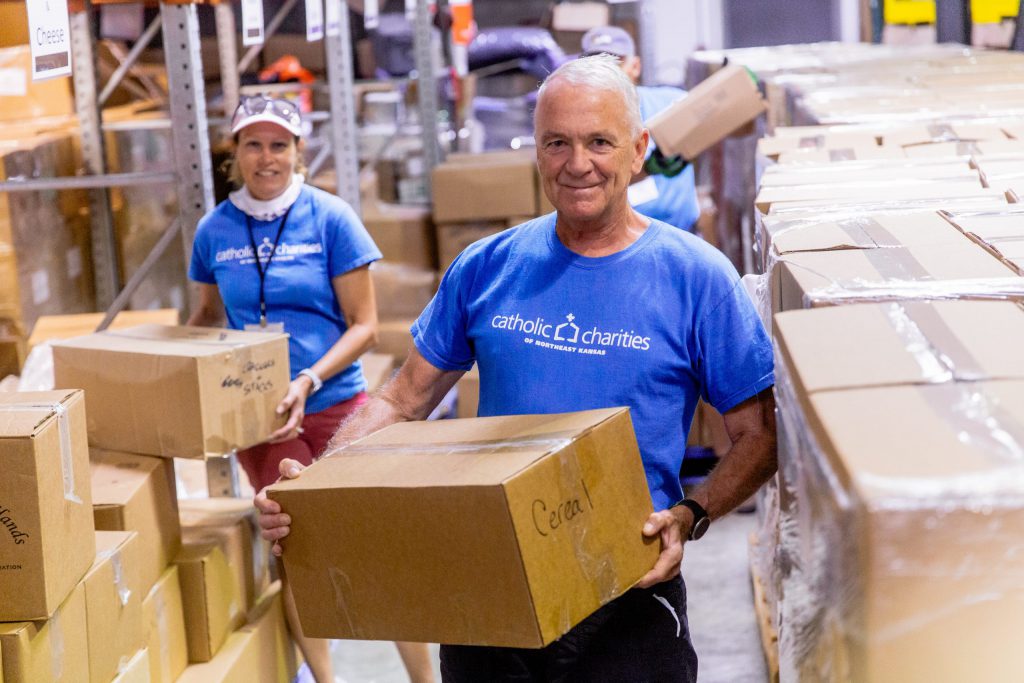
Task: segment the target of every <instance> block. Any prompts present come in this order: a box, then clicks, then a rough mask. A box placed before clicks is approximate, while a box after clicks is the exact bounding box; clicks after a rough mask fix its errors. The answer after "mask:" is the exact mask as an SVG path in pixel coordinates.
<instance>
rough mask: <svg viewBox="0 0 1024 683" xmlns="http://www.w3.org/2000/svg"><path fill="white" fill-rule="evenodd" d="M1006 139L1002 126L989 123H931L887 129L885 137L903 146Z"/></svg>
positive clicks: (890, 143)
mask: <svg viewBox="0 0 1024 683" xmlns="http://www.w3.org/2000/svg"><path fill="white" fill-rule="evenodd" d="M1006 139H1007V137H1006V134H1005V133H1004V132H1003V129H1002V128H1001V127H1000V126H996V125H993V124H989V123H929V124H925V125H919V126H908V127H906V128H897V129H895V130H892V131H887V132H886V133H885V135H884V137H883V140H884V142H885V144H887V145H899V146H901V147H906V146H909V145H921V144H930V143H934V142H977V141H980V140H994V141H997V142H998V141H1005V140H1006Z"/></svg>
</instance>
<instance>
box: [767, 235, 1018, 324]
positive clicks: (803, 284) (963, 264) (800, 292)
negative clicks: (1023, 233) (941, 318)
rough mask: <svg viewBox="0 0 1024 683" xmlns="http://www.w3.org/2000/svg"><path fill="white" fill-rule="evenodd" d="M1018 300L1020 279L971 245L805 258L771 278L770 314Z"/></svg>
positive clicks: (784, 262) (781, 266) (786, 260)
mask: <svg viewBox="0 0 1024 683" xmlns="http://www.w3.org/2000/svg"><path fill="white" fill-rule="evenodd" d="M908 297H915V298H926V299H928V298H931V299H938V298H956V299H972V298H974V299H990V298H993V297H996V298H1010V299H1014V300H1019V299H1022V298H1024V279H1021V278H1020V277H1019V276H1017V275H1016V274H1015V273H1014V272H1013V271H1012V270H1010V268H1008V267H1007V266H1006V265H1005V264H1003V263H1001V262H1000V261H998V260H997V259H995V258H993V257H992V255H991V254H989V253H987V252H986V251H985V250H984V249H982V248H981V247H979V246H977V245H975V244H970V243H966V244H961V245H953V244H942V245H935V246H921V247H892V248H887V249H870V250H863V249H861V250H841V251H829V252H805V253H801V254H791V255H789V256H786V257H783V258H782V259H781V260H780V261H779V263H778V266H777V267H776V269H775V272H774V273H773V275H772V302H773V305H772V310H773V311H774V312H776V313H778V312H779V311H788V310H792V309H796V308H815V307H818V306H827V305H834V304H848V303H858V302H863V301H871V300H875V301H890V300H893V299H904V298H908Z"/></svg>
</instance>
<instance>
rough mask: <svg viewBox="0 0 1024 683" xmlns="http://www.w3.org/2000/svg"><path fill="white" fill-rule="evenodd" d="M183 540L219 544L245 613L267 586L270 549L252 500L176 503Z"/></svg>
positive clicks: (223, 499)
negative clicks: (238, 589)
mask: <svg viewBox="0 0 1024 683" xmlns="http://www.w3.org/2000/svg"><path fill="white" fill-rule="evenodd" d="M178 510H179V515H180V517H181V534H182V541H183V543H185V544H188V545H196V544H200V543H204V542H207V541H212V542H215V543H217V544H218V545H220V548H221V550H222V551H223V552H224V557H225V558H226V559H227V561H228V565H229V566H230V567H231V568H232V569H233V570H234V572H235V577H236V583H237V584H238V586H239V588H240V589H241V598H242V610H243V611H246V612H247V611H248V610H249V608H250V607H252V606H253V605H254V604H255V602H256V599H257V598H258V597H259V596H260V594H261V593H262V592H263V590H264V589H265V588H266V587H267V586H268V585H269V583H270V580H269V558H270V546H269V544H268V543H267V542H266V541H264V540H263V539H262V538H261V537H260V535H259V529H258V528H257V527H256V508H255V507H253V504H252V499H251V498H193V499H190V500H182V501H180V502H179V503H178Z"/></svg>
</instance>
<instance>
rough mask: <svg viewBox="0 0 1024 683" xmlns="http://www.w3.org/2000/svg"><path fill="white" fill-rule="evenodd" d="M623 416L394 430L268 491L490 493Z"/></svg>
mask: <svg viewBox="0 0 1024 683" xmlns="http://www.w3.org/2000/svg"><path fill="white" fill-rule="evenodd" d="M625 410H627V409H626V408H609V409H603V410H591V411H586V412H581V413H563V414H556V415H521V416H503V417H498V418H476V419H472V420H470V419H455V420H438V421H435V422H406V423H399V424H395V425H391V426H390V427H386V428H384V429H382V430H380V431H378V432H376V433H374V434H371V435H370V436H367V437H365V438H363V439H360V440H359V441H356V442H354V443H353V444H350V445H349V446H347V447H346V448H344V449H342V451H340V452H339V454H338V455H337V456H336V457H330V458H325V459H323V460H320V461H318V462H316V463H315V464H314V465H313V466H312V467H310V468H309V470H307V472H306V473H305V474H304V475H303V478H304V479H305V481H304V482H303V483H302V484H299V483H297V481H283V482H280V483H278V484H275V485H274V486H272V487H271V489H270V490H272V491H278V490H280V491H285V490H288V489H289V488H300V487H301V488H310V489H317V488H324V489H332V488H360V487H366V486H376V487H379V486H387V487H395V488H404V487H412V488H433V487H446V486H459V485H463V486H464V485H480V486H496V485H500V484H501V483H502V482H504V481H506V480H507V479H508V478H510V477H513V476H515V475H516V474H517V473H518V472H519V471H521V470H522V469H523V468H525V467H528V466H529V465H531V464H532V463H534V462H536V461H537V460H539V459H540V458H543V457H544V456H545V455H546V454H548V453H550V452H552V451H555V450H558V449H560V448H563V447H564V446H565V445H567V444H568V443H570V442H571V441H572V440H573V439H575V438H577V437H579V436H580V435H582V434H585V433H586V432H587V431H588V430H589V429H591V428H593V427H595V426H596V425H598V424H600V423H602V422H604V421H605V420H607V419H610V418H612V417H613V416H615V415H617V414H618V413H620V412H623V411H625ZM310 475H315V479H313V478H312V477H310ZM306 477H310V478H306Z"/></svg>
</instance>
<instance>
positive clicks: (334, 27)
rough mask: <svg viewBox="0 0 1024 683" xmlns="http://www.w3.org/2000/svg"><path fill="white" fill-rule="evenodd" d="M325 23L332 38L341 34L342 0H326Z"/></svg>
mask: <svg viewBox="0 0 1024 683" xmlns="http://www.w3.org/2000/svg"><path fill="white" fill-rule="evenodd" d="M324 24H325V25H326V33H327V35H328V36H330V37H331V38H333V37H335V36H339V35H341V0H324Z"/></svg>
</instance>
